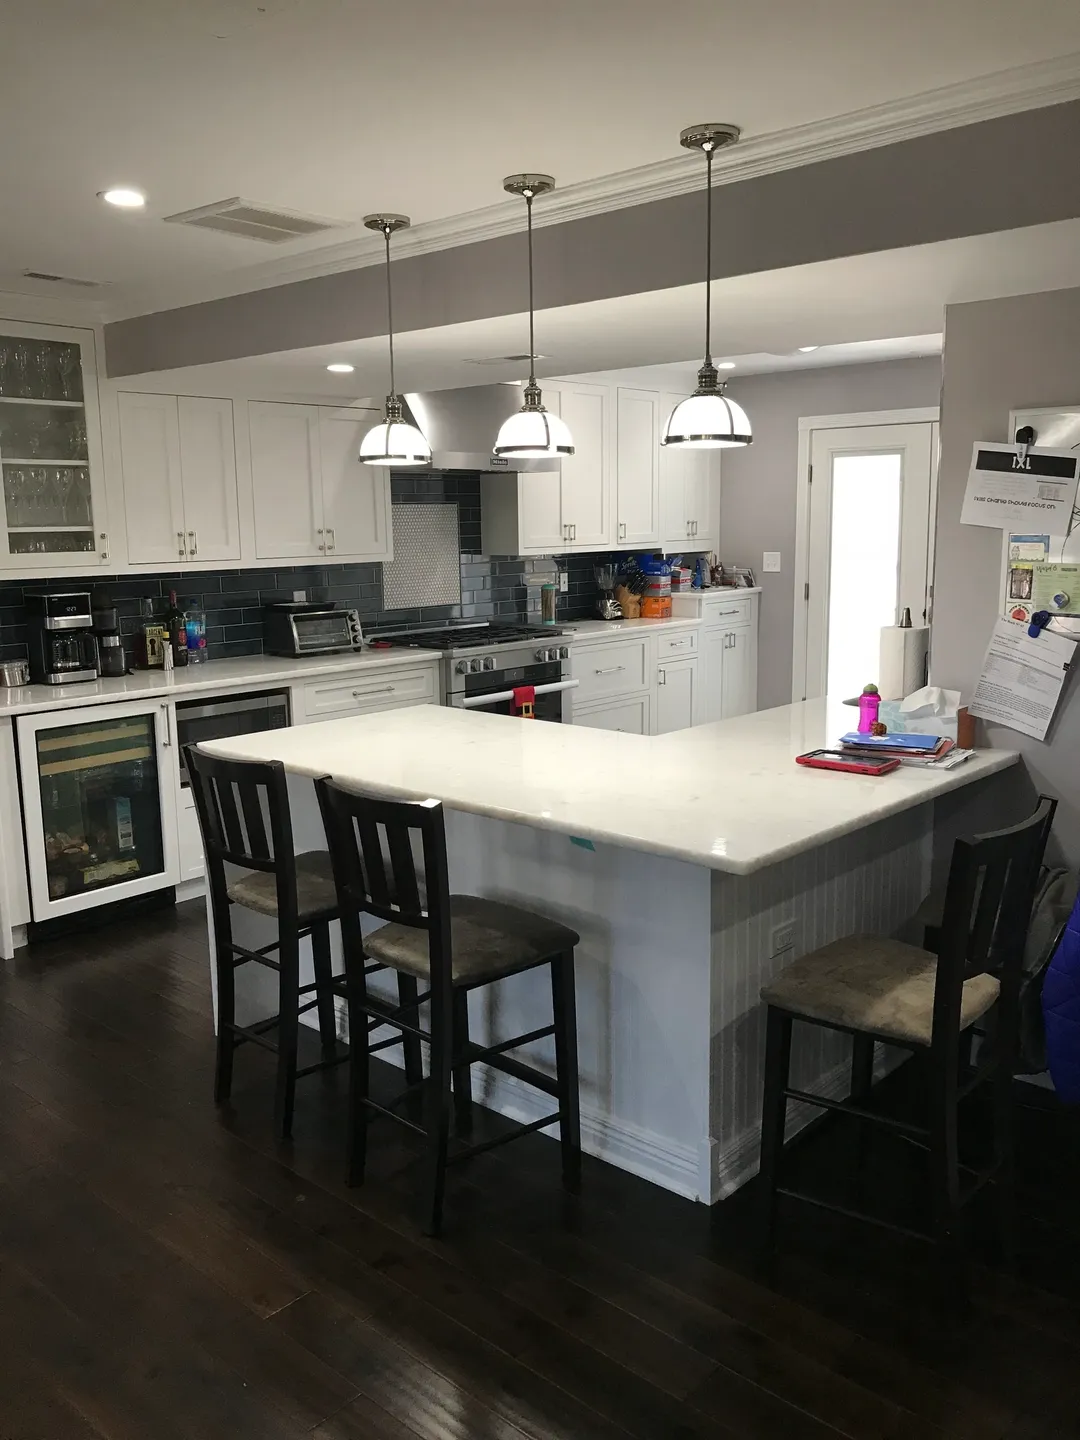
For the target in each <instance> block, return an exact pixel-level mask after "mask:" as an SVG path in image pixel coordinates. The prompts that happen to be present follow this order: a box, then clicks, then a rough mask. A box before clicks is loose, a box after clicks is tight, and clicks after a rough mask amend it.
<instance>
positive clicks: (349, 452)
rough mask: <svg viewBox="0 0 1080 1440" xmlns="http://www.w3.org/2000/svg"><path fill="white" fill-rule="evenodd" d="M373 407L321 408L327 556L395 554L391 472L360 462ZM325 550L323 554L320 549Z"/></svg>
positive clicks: (381, 557)
mask: <svg viewBox="0 0 1080 1440" xmlns="http://www.w3.org/2000/svg"><path fill="white" fill-rule="evenodd" d="M377 418H378V416H377V415H376V413H375V412H374V411H370V410H364V411H361V412H360V414H359V415H357V414H356V413H355V412H354V413H353V414H350V413H349V412H348V410H330V409H326V408H321V409H320V410H319V452H320V468H321V470H322V494H323V539H324V542H325V544H326V555H327V557H330V556H331V555H333V556H334V557H335V558H337V559H342V560H356V559H364V560H389V559H391V558H392V554H393V551H392V542H391V533H390V530H391V527H390V470H389V468H388V467H387V466H385V465H361V463H360V461H359V460H358V459H357V456H358V455H359V453H360V442H361V440H362V439H363V438H364V435H365V434H366V433H367V431H368V430H369V429H370V428H371V426H372V425H373V424H374V423H375V421H376V420H377ZM320 553H321V552H320Z"/></svg>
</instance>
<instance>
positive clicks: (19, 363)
mask: <svg viewBox="0 0 1080 1440" xmlns="http://www.w3.org/2000/svg"><path fill="white" fill-rule="evenodd" d="M11 377H12V382H13V383H12V389H11V393H12V395H18V396H20V397H23V398H29V397H30V395H31V394H32V393H33V387H32V385H31V382H30V346H29V345H27V343H26V341H25V340H18V341H16V343H15V344H14V345H13V346H12V347H11Z"/></svg>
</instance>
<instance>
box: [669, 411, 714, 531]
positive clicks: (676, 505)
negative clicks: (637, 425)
mask: <svg viewBox="0 0 1080 1440" xmlns="http://www.w3.org/2000/svg"><path fill="white" fill-rule="evenodd" d="M682 399H685V396H682V395H661V396H660V424H659V428H660V434H661V435H662V434H663V432H664V427H665V426H666V425H667V419H668V416H669V415H670V414H671V412H672V410H673V409H674V408H675V406H676V405H677V404H678V403H679V401H680V400H682ZM659 454H660V460H659V464H660V529H661V536H660V538H661V541H662V542H663V545H664V548H665V549H666V550H669V551H671V550H679V549H686V550H714V549H715V548H716V543H717V536H716V515H715V513H714V512H715V510H716V503H715V481H714V480H713V476H714V475H715V473H716V467H718V463H719V462H718V461H717V460H716V458H715V452H712V451H709V450H687V449H685V448H684V447H683V446H681V445H661V446H660V447H659Z"/></svg>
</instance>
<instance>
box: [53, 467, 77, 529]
mask: <svg viewBox="0 0 1080 1440" xmlns="http://www.w3.org/2000/svg"><path fill="white" fill-rule="evenodd" d="M74 484H75V471H74V469H73V468H72V466H70V465H58V466H57V467H56V475H55V489H56V503H57V508H58V509H59V512H60V513H59V518H58V520H57V524H59V525H70V524H71V516H70V514H69V513H68V506H69V505H70V504H71V490H72V487H73V486H74Z"/></svg>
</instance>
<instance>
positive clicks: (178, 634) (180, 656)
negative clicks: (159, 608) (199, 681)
mask: <svg viewBox="0 0 1080 1440" xmlns="http://www.w3.org/2000/svg"><path fill="white" fill-rule="evenodd" d="M165 628H166V629H167V630H168V632H169V641H168V644H169V648H170V650H171V651H172V658H173V665H174V667H175V668H176V669H179V668H180V667H181V665H186V664H187V662H188V650H187V626H186V623H185V620H184V612H183V610H181V608H180V606H179V605H178V604H177V601H176V591H175V590H170V591H169V608H168V610H167V611H166V612H165Z"/></svg>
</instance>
